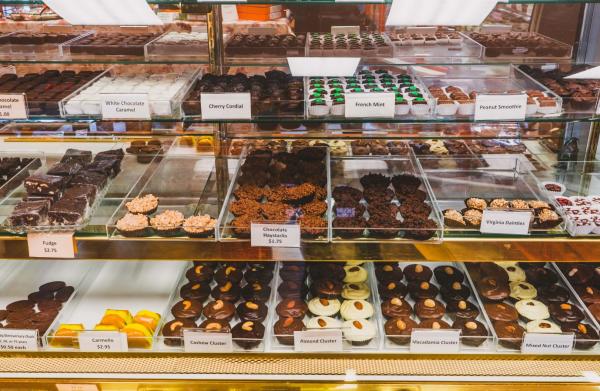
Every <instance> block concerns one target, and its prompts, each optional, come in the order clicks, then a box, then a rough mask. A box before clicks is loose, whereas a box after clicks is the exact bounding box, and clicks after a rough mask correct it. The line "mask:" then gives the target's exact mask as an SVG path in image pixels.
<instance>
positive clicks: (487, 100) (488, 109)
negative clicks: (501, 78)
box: [475, 94, 527, 121]
mask: <svg viewBox="0 0 600 391" xmlns="http://www.w3.org/2000/svg"><path fill="white" fill-rule="evenodd" d="M526 112H527V95H526V94H510V95H507V94H477V97H476V98H475V120H476V121H480V120H497V119H510V120H523V119H525V114H526Z"/></svg>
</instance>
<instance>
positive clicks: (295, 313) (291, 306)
mask: <svg viewBox="0 0 600 391" xmlns="http://www.w3.org/2000/svg"><path fill="white" fill-rule="evenodd" d="M307 311H308V306H307V305H306V303H305V302H304V301H302V300H297V299H283V300H282V301H281V302H280V303H279V304H277V307H276V308H275V312H276V313H277V315H278V316H279V317H281V318H300V319H302V318H304V315H306V312H307Z"/></svg>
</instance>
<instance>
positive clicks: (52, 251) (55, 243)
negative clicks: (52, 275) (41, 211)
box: [27, 232, 76, 258]
mask: <svg viewBox="0 0 600 391" xmlns="http://www.w3.org/2000/svg"><path fill="white" fill-rule="evenodd" d="M27 247H28V248H29V256H30V257H32V258H75V252H76V245H75V240H74V239H73V232H59V233H33V232H30V233H28V234H27Z"/></svg>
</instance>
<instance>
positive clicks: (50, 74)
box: [0, 70, 101, 116]
mask: <svg viewBox="0 0 600 391" xmlns="http://www.w3.org/2000/svg"><path fill="white" fill-rule="evenodd" d="M100 73H101V72H100V71H85V70H81V71H74V70H63V71H59V70H46V71H44V72H40V73H33V72H32V73H26V74H21V73H18V74H15V73H6V74H3V75H2V76H0V93H3V94H25V98H26V100H27V112H28V115H29V116H57V115H60V113H61V112H60V102H61V100H62V99H64V98H65V97H67V96H69V95H70V94H72V93H74V92H75V91H77V90H78V89H79V88H81V87H83V86H84V85H86V84H87V83H89V82H90V81H91V80H93V79H94V78H96V77H97V76H98V75H99V74H100Z"/></svg>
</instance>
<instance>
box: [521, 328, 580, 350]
mask: <svg viewBox="0 0 600 391" xmlns="http://www.w3.org/2000/svg"><path fill="white" fill-rule="evenodd" d="M573 341H574V334H573V333H565V334H544V333H525V335H524V336H523V343H522V344H521V353H526V354H571V353H572V351H573Z"/></svg>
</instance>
